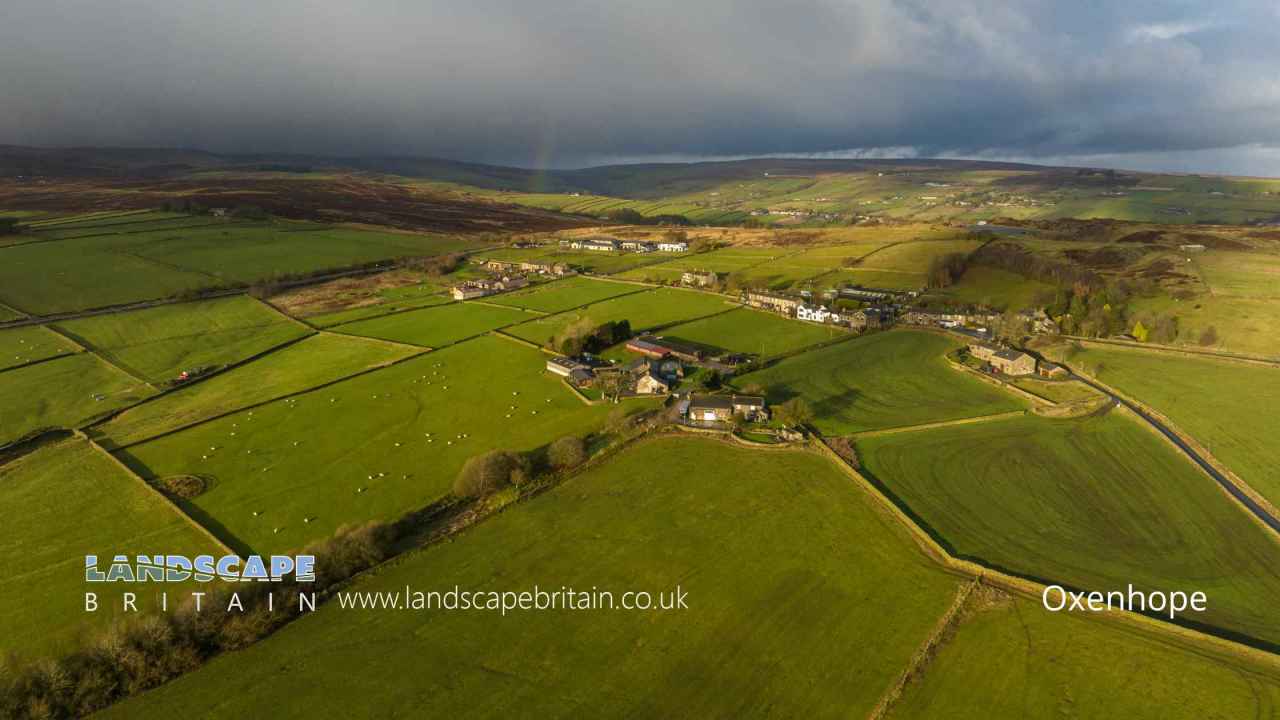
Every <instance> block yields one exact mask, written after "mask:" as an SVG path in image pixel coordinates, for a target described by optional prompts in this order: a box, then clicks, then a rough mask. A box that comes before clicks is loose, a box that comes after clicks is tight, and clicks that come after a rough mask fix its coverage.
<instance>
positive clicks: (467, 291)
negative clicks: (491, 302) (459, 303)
mask: <svg viewBox="0 0 1280 720" xmlns="http://www.w3.org/2000/svg"><path fill="white" fill-rule="evenodd" d="M451 292H452V293H453V299H454V300H471V299H473V298H478V297H484V296H485V295H492V294H493V291H492V290H490V289H489V288H487V287H484V286H482V285H480V284H479V283H473V282H464V283H460V284H458V285H454V286H453V289H452V291H451Z"/></svg>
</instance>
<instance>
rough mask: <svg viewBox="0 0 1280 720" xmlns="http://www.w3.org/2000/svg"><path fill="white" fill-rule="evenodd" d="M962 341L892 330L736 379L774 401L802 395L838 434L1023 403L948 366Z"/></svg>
mask: <svg viewBox="0 0 1280 720" xmlns="http://www.w3.org/2000/svg"><path fill="white" fill-rule="evenodd" d="M959 344H960V343H959V341H957V340H952V339H950V338H946V337H943V336H941V335H937V334H934V333H926V332H918V331H911V330H894V331H891V332H882V333H873V334H871V335H868V336H866V337H863V338H858V339H856V340H851V341H849V342H844V343H839V344H836V345H834V346H832V347H828V348H822V349H821V350H814V351H812V352H807V353H804V354H802V355H798V356H796V357H791V358H787V359H786V360H783V361H782V362H780V363H778V364H777V365H774V366H772V367H769V368H766V369H764V370H761V371H758V372H754V373H750V374H748V375H744V376H742V377H741V378H738V379H737V380H736V381H735V382H734V384H735V385H736V386H738V387H739V388H743V387H746V386H747V385H753V384H759V385H763V386H764V388H765V390H766V393H767V395H768V397H769V402H770V403H771V404H777V403H780V402H783V401H785V400H789V399H791V398H793V397H802V398H804V399H805V400H806V401H807V402H808V404H809V406H810V408H812V410H813V412H814V415H815V419H814V425H815V426H816V427H817V428H818V429H819V430H821V431H822V432H823V433H826V434H829V435H843V434H847V433H853V432H860V431H863V430H874V429H878V428H889V427H899V426H905V425H917V424H920V423H927V422H937V421H941V420H955V419H959V418H966V417H975V416H978V415H990V414H994V413H999V412H1006V411H1009V410H1018V409H1020V408H1022V407H1024V404H1023V402H1022V401H1020V400H1017V399H1015V398H1014V397H1013V396H1011V395H1010V394H1009V393H1007V392H1004V391H1001V390H1000V389H998V388H995V387H991V386H989V385H986V384H985V383H983V382H981V381H980V380H977V379H975V378H971V377H968V376H967V375H964V374H962V373H960V372H959V371H957V370H953V369H952V368H950V367H948V365H947V361H946V359H945V358H944V355H945V354H946V353H947V352H948V351H950V350H952V349H954V348H956V347H959Z"/></svg>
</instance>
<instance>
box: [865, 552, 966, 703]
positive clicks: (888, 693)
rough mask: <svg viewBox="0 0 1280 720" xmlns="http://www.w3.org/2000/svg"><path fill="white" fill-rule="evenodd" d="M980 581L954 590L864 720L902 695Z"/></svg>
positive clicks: (952, 626)
mask: <svg viewBox="0 0 1280 720" xmlns="http://www.w3.org/2000/svg"><path fill="white" fill-rule="evenodd" d="M980 584H982V579H981V578H976V577H975V578H973V579H972V580H971V581H969V582H967V583H965V584H963V585H961V586H960V588H959V589H958V590H956V596H955V599H954V600H952V601H951V605H950V606H949V607H948V608H947V610H946V612H944V613H942V617H940V618H938V622H936V623H935V624H934V626H933V631H932V632H930V633H929V636H928V637H926V638H925V639H924V642H923V643H921V644H920V647H919V649H917V650H916V651H915V653H913V654H912V655H911V659H910V660H908V661H907V666H906V667H905V668H903V670H902V674H900V675H899V676H898V679H897V680H895V681H894V683H893V684H892V685H890V686H889V687H888V688H887V689H886V690H885V691H884V694H883V695H881V696H880V701H879V702H877V703H876V704H875V707H873V708H872V709H871V712H870V713H868V714H867V720H882V719H883V718H884V717H886V716H887V715H888V713H889V709H890V708H891V707H893V705H894V703H896V702H898V700H899V699H900V698H901V697H902V693H903V691H905V690H906V689H907V685H908V684H909V683H910V682H911V681H912V680H914V679H916V678H917V677H920V676H921V675H923V674H924V672H925V671H926V669H927V666H928V664H929V660H930V659H932V657H933V655H934V653H935V652H937V650H938V648H939V647H940V646H942V644H943V643H945V642H946V641H947V640H948V633H949V632H950V631H951V630H952V629H954V628H955V627H956V626H958V625H959V624H960V622H961V618H960V611H961V610H963V609H964V606H965V604H967V603H968V602H969V596H970V595H972V594H973V591H974V589H975V588H976V587H978V585H980Z"/></svg>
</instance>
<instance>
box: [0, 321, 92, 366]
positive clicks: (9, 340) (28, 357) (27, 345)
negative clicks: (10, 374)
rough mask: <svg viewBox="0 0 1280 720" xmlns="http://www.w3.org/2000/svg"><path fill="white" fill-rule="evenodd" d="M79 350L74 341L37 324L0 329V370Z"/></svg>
mask: <svg viewBox="0 0 1280 720" xmlns="http://www.w3.org/2000/svg"><path fill="white" fill-rule="evenodd" d="M79 350H80V348H78V347H76V344H75V343H73V342H71V341H70V340H67V339H66V338H65V337H63V336H61V335H59V334H58V333H56V332H53V331H52V330H50V329H48V328H45V327H41V326H39V325H36V326H30V327H21V328H13V329H11V330H0V370H7V369H9V368H11V367H17V366H18V365H25V364H27V363H29V362H34V361H36V360H44V359H46V358H51V357H57V356H58V355H66V354H68V353H74V352H78V351H79Z"/></svg>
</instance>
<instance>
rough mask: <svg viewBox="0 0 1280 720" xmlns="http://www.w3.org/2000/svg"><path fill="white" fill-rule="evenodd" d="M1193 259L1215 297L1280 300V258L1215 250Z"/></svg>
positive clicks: (1277, 256) (1278, 256) (1266, 254)
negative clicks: (1227, 296)
mask: <svg viewBox="0 0 1280 720" xmlns="http://www.w3.org/2000/svg"><path fill="white" fill-rule="evenodd" d="M1190 257H1191V259H1192V261H1193V262H1194V263H1195V265H1196V267H1197V269H1199V270H1200V273H1201V275H1202V277H1203V278H1204V280H1205V282H1206V283H1207V284H1208V285H1209V288H1210V289H1211V290H1212V291H1213V294H1214V295H1229V296H1235V297H1253V298H1270V299H1273V300H1275V299H1280V255H1272V254H1269V253H1250V252H1229V251H1223V250H1211V251H1209V252H1206V253H1204V254H1203V255H1194V256H1190Z"/></svg>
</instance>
